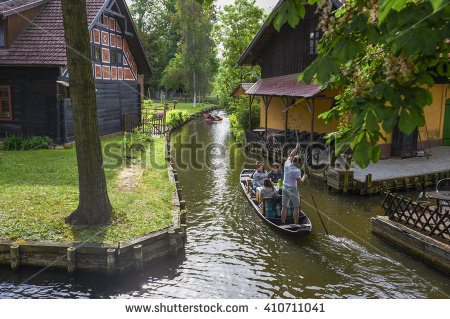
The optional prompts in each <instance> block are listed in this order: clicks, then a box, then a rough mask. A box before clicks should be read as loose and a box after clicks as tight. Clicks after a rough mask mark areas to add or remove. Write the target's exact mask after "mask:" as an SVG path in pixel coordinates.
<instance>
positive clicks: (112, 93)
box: [63, 81, 141, 142]
mask: <svg viewBox="0 0 450 319" xmlns="http://www.w3.org/2000/svg"><path fill="white" fill-rule="evenodd" d="M95 87H96V89H97V92H96V98H97V114H98V126H99V132H100V135H108V134H112V133H117V132H120V131H122V130H123V128H124V123H122V122H123V115H124V114H127V115H128V116H129V117H133V118H136V119H138V118H140V109H141V101H140V88H139V83H138V82H137V81H127V82H122V81H96V83H95ZM63 114H64V115H63V118H64V124H63V125H64V131H65V132H64V133H63V134H64V137H65V142H69V141H72V140H73V139H74V131H73V115H72V109H71V104H70V99H65V100H64V113H63Z"/></svg>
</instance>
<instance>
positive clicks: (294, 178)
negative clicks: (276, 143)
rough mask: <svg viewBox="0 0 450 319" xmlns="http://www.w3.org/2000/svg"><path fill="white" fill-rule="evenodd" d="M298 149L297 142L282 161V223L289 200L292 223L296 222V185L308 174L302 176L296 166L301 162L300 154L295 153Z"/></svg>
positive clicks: (298, 201)
mask: <svg viewBox="0 0 450 319" xmlns="http://www.w3.org/2000/svg"><path fill="white" fill-rule="evenodd" d="M299 149H300V144H298V143H297V146H296V147H295V149H294V150H293V151H292V152H291V154H290V155H289V157H288V159H287V160H286V163H284V180H283V196H282V203H283V208H282V209H281V224H282V225H284V223H285V221H286V213H287V209H288V206H289V201H291V202H292V206H293V207H294V224H295V225H296V224H298V218H299V212H300V194H299V193H298V189H297V185H299V184H302V183H303V182H304V181H305V180H306V178H308V176H307V175H306V174H304V175H303V177H302V172H301V170H300V168H298V167H297V166H298V165H299V164H300V162H301V156H300V155H295V154H297V151H298V150H299Z"/></svg>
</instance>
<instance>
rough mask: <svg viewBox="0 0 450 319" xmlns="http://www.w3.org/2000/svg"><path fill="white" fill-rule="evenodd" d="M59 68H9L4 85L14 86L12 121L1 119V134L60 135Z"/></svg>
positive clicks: (0, 76) (0, 73)
mask: <svg viewBox="0 0 450 319" xmlns="http://www.w3.org/2000/svg"><path fill="white" fill-rule="evenodd" d="M58 75H59V68H57V67H6V66H2V67H1V70H0V86H10V88H11V104H12V121H0V135H5V134H24V135H46V136H51V137H53V136H55V134H56V121H55V119H56V108H55V105H56V79H57V77H58Z"/></svg>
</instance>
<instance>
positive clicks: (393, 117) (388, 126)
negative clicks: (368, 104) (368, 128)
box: [382, 112, 398, 133]
mask: <svg viewBox="0 0 450 319" xmlns="http://www.w3.org/2000/svg"><path fill="white" fill-rule="evenodd" d="M397 122H398V115H397V113H394V112H392V113H391V114H390V116H388V117H387V118H386V119H385V120H384V121H383V124H382V127H383V130H384V131H385V132H386V133H390V132H392V130H393V129H394V127H395V125H397Z"/></svg>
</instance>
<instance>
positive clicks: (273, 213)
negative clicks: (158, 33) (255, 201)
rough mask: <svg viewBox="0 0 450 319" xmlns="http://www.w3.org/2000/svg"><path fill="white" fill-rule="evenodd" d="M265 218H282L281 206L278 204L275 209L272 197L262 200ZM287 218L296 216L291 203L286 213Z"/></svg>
mask: <svg viewBox="0 0 450 319" xmlns="http://www.w3.org/2000/svg"><path fill="white" fill-rule="evenodd" d="M262 204H263V212H264V216H266V217H267V218H280V217H281V208H282V207H281V204H280V203H278V204H277V205H276V206H275V207H273V205H272V197H264V198H263V199H262ZM286 215H287V217H292V216H294V207H293V206H292V202H290V201H289V207H288V209H287V213H286Z"/></svg>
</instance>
